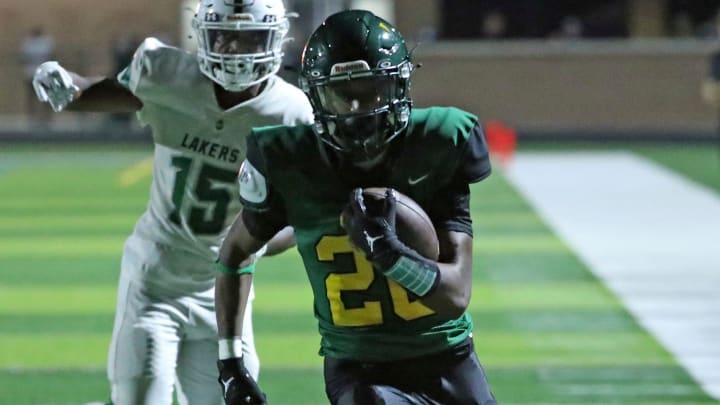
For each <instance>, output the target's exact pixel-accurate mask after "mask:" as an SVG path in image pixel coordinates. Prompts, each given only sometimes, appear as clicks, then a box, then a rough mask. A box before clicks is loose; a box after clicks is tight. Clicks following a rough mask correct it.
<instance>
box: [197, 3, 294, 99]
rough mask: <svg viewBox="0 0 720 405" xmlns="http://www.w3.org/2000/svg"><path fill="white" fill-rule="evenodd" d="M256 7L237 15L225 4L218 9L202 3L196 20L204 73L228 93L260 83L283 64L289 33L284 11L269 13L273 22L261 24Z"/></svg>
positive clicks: (217, 5) (217, 6)
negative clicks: (275, 13) (285, 43)
mask: <svg viewBox="0 0 720 405" xmlns="http://www.w3.org/2000/svg"><path fill="white" fill-rule="evenodd" d="M201 3H203V2H201ZM210 3H213V2H212V1H210ZM215 3H218V2H215ZM252 7H253V6H247V8H249V9H248V10H247V11H246V12H238V13H234V11H235V10H234V9H233V8H232V7H230V8H228V7H225V6H224V5H223V3H222V2H220V4H215V5H214V8H213V7H208V6H204V7H203V5H202V4H201V6H200V9H199V10H198V14H197V15H196V16H195V18H194V19H193V29H194V30H195V35H196V36H197V41H198V62H199V65H200V70H201V71H202V73H203V74H205V75H206V76H207V77H209V78H210V79H212V80H213V81H214V82H216V83H218V84H219V85H220V86H222V87H223V88H224V89H225V90H228V91H242V90H245V89H247V88H248V87H251V86H254V85H256V84H259V83H261V82H262V81H264V80H266V79H267V78H268V77H270V75H273V74H275V73H277V71H278V70H279V69H280V66H281V64H282V57H283V51H282V46H283V44H284V42H285V36H286V35H287V33H288V30H289V22H288V20H287V18H286V17H285V11H284V8H283V9H282V10H281V11H282V13H283V14H282V15H280V16H277V15H274V14H268V15H266V16H264V20H269V21H264V20H260V21H258V18H256V17H258V15H257V12H256V11H255V10H252ZM220 8H224V9H223V10H220Z"/></svg>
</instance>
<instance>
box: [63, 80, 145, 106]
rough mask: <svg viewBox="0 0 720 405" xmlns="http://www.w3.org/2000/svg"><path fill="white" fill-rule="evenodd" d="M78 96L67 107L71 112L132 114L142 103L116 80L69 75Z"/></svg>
mask: <svg viewBox="0 0 720 405" xmlns="http://www.w3.org/2000/svg"><path fill="white" fill-rule="evenodd" d="M70 74H71V76H72V78H73V83H74V84H75V85H76V86H78V87H79V88H80V91H79V94H78V96H77V98H75V100H73V101H72V102H71V103H70V104H69V105H68V106H67V109H68V110H72V111H93V112H133V111H137V110H139V109H140V108H142V102H141V101H140V99H138V98H137V97H135V95H133V94H132V93H131V92H130V91H129V90H128V89H126V88H125V87H123V86H121V85H120V83H118V81H117V80H115V79H111V78H107V77H102V76H95V77H84V76H80V75H78V74H75V73H70Z"/></svg>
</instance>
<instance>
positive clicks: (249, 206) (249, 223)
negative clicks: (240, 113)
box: [238, 134, 287, 240]
mask: <svg viewBox="0 0 720 405" xmlns="http://www.w3.org/2000/svg"><path fill="white" fill-rule="evenodd" d="M247 146H248V149H247V156H246V158H245V161H244V162H243V164H242V166H241V167H240V174H239V178H238V181H239V182H240V202H241V203H242V204H243V213H242V217H243V221H244V222H245V226H246V227H247V229H248V231H250V234H251V235H252V236H253V237H255V238H257V239H260V240H269V239H270V238H272V236H273V235H275V234H276V233H277V232H278V231H280V229H282V228H284V227H285V226H286V225H287V216H286V211H285V202H284V201H283V199H282V197H281V196H280V194H279V193H277V192H276V191H275V190H274V189H273V186H272V183H271V182H270V181H269V180H268V170H267V165H266V162H265V159H264V156H263V155H262V151H261V150H260V148H259V146H258V143H257V137H256V136H255V135H254V134H253V135H251V136H250V137H249V138H248V140H247Z"/></svg>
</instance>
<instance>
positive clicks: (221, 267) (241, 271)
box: [215, 262, 255, 274]
mask: <svg viewBox="0 0 720 405" xmlns="http://www.w3.org/2000/svg"><path fill="white" fill-rule="evenodd" d="M215 269H216V270H217V271H218V272H220V273H225V274H253V273H255V262H252V263H250V265H248V266H245V267H243V268H237V267H236V268H230V267H227V266H226V265H224V264H222V263H220V262H216V263H215Z"/></svg>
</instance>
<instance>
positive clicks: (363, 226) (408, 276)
mask: <svg viewBox="0 0 720 405" xmlns="http://www.w3.org/2000/svg"><path fill="white" fill-rule="evenodd" d="M375 205H377V207H376V206H375ZM396 214H397V201H396V199H395V191H394V190H393V189H391V188H389V189H387V190H386V191H385V198H384V199H383V200H382V201H380V203H379V204H373V207H372V209H368V207H367V206H366V204H365V200H364V198H363V193H362V189H359V188H356V189H355V190H353V191H352V194H351V196H350V203H349V204H348V205H347V206H346V207H345V209H343V212H342V216H341V218H340V223H341V225H342V227H343V228H345V231H347V233H348V237H349V238H350V242H351V243H352V244H353V246H355V247H356V248H357V249H360V250H362V251H363V252H364V253H365V257H366V258H367V259H368V260H369V261H370V263H372V265H373V267H374V268H375V269H377V270H378V271H380V272H382V273H383V274H384V275H385V276H386V277H388V278H390V279H392V280H394V281H396V282H397V283H399V284H400V285H401V286H403V287H405V288H406V289H407V290H408V291H410V292H412V293H414V294H415V295H417V296H418V297H424V296H426V295H427V294H430V293H431V292H432V291H433V290H434V289H435V287H437V286H438V284H439V283H440V270H439V268H438V266H437V264H436V263H435V262H433V261H431V260H428V259H426V258H424V257H422V256H420V255H419V254H418V253H417V252H415V251H414V250H412V249H410V248H409V247H408V246H407V245H405V244H404V243H403V242H402V241H400V239H398V237H397V233H396V230H395V219H396Z"/></svg>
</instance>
